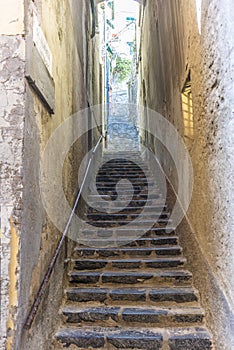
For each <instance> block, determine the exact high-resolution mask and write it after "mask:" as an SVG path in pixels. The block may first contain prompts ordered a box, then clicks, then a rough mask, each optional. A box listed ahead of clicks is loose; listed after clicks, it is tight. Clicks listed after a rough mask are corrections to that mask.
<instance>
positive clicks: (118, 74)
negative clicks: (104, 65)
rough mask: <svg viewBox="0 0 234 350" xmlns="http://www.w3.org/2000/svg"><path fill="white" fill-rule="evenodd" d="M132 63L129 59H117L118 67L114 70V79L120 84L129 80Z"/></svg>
mask: <svg viewBox="0 0 234 350" xmlns="http://www.w3.org/2000/svg"><path fill="white" fill-rule="evenodd" d="M131 69H132V61H131V60H129V59H127V58H122V57H117V58H116V65H115V68H114V69H113V77H114V79H116V80H117V81H118V82H119V83H121V82H123V81H125V80H127V79H128V77H129V76H130V74H131Z"/></svg>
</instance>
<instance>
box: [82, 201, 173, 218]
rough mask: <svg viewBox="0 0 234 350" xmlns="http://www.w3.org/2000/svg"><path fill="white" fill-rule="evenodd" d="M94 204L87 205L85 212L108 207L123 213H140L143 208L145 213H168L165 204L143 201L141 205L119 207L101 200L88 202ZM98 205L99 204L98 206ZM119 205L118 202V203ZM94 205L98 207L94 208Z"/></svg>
mask: <svg viewBox="0 0 234 350" xmlns="http://www.w3.org/2000/svg"><path fill="white" fill-rule="evenodd" d="M92 204H94V205H95V206H94V207H92V206H91V207H89V208H88V211H87V213H96V212H97V210H98V211H101V210H102V209H104V210H106V211H107V210H108V209H113V208H114V209H115V211H116V213H118V212H120V213H122V212H124V213H128V212H129V213H135V214H138V213H141V212H142V210H143V209H144V212H146V213H152V212H153V213H154V212H155V213H161V212H162V213H165V214H167V215H170V213H169V212H168V211H167V207H166V206H165V205H154V206H153V205H145V206H144V202H143V204H142V205H141V206H130V204H129V205H128V206H127V207H121V206H115V205H111V203H106V202H105V203H103V202H100V201H99V202H98V201H97V202H92V203H90V205H92ZM99 205H100V206H99ZM118 205H119V204H118ZM96 207H97V208H98V209H96Z"/></svg>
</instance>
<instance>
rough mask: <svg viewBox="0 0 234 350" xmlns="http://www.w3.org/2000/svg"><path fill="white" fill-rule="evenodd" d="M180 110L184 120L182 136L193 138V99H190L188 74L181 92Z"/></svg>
mask: <svg viewBox="0 0 234 350" xmlns="http://www.w3.org/2000/svg"><path fill="white" fill-rule="evenodd" d="M181 100H182V112H183V120H184V137H185V140H186V139H190V140H193V138H194V122H193V100H192V90H191V81H190V74H189V75H188V78H187V80H186V83H185V85H184V88H183V91H182V94H181Z"/></svg>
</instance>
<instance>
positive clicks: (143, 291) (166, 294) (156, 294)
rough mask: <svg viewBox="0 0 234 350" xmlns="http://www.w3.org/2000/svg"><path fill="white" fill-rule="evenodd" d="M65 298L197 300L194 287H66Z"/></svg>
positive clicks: (152, 300)
mask: <svg viewBox="0 0 234 350" xmlns="http://www.w3.org/2000/svg"><path fill="white" fill-rule="evenodd" d="M66 296H67V300H69V301H75V302H81V303H82V302H99V303H103V302H105V304H106V303H108V304H111V303H120V302H121V304H123V303H124V302H128V303H129V302H133V303H136V302H137V301H138V302H142V303H143V304H145V303H146V304H147V305H150V304H154V303H157V304H158V303H160V304H163V303H193V302H197V301H198V292H197V290H195V289H194V288H190V287H183V288H169V287H168V288H115V289H112V288H74V287H73V288H68V289H67V290H66Z"/></svg>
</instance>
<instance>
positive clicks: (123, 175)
mask: <svg viewBox="0 0 234 350" xmlns="http://www.w3.org/2000/svg"><path fill="white" fill-rule="evenodd" d="M95 178H96V179H101V180H104V181H108V180H111V181H113V180H116V179H118V180H121V179H130V180H131V179H132V180H139V181H141V180H142V179H143V180H146V179H147V180H152V181H153V182H154V181H155V177H154V176H153V174H152V173H151V172H150V171H144V172H139V171H128V172H126V171H122V170H121V169H119V170H118V171H116V170H110V171H106V170H105V171H102V170H100V171H99V172H98V173H97V174H96V177H95Z"/></svg>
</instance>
